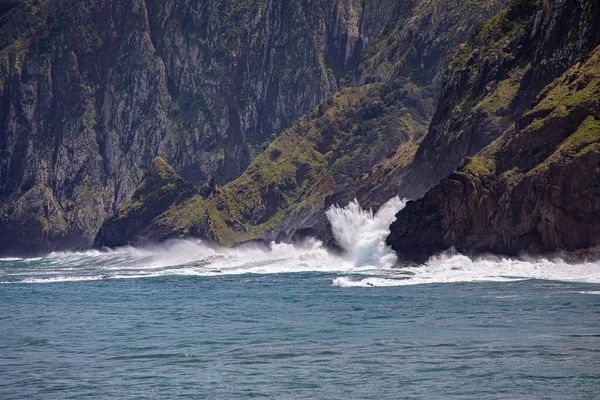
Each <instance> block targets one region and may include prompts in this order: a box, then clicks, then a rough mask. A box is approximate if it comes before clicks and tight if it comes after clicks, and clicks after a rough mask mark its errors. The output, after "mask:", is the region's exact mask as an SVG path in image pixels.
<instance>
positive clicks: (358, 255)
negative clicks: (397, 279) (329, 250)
mask: <svg viewBox="0 0 600 400" xmlns="http://www.w3.org/2000/svg"><path fill="white" fill-rule="evenodd" d="M405 205H406V200H403V199H400V198H399V197H394V198H392V199H390V200H389V201H388V202H387V203H385V204H384V205H383V206H382V207H381V208H380V209H379V210H378V211H377V212H376V213H373V210H363V209H362V208H361V207H360V204H359V203H358V201H357V200H354V201H352V202H351V203H350V204H348V205H347V206H346V207H336V206H331V207H330V208H329V210H327V212H326V215H327V218H328V219H329V222H330V223H331V227H332V231H333V236H334V237H335V239H336V240H337V242H338V243H339V245H340V246H341V247H342V248H343V249H344V250H345V251H346V254H347V255H348V257H349V258H350V259H351V260H352V262H353V263H354V265H355V266H356V267H362V266H372V267H384V268H385V267H390V266H392V265H394V263H395V262H396V255H395V253H394V252H393V251H392V250H391V249H390V248H389V247H388V246H387V245H386V244H385V238H386V237H387V236H388V235H389V234H390V229H389V227H390V224H391V223H392V222H394V220H395V219H396V213H398V211H400V210H401V209H403V208H404V206H405Z"/></svg>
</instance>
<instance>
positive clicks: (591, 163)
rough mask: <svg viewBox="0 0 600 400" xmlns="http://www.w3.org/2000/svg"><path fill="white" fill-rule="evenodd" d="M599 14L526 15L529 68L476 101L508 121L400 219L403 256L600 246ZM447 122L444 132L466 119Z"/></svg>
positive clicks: (394, 238)
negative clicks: (504, 113)
mask: <svg viewBox="0 0 600 400" xmlns="http://www.w3.org/2000/svg"><path fill="white" fill-rule="evenodd" d="M598 13H599V10H598V8H597V4H596V3H595V2H594V1H582V2H575V1H558V0H556V1H550V2H546V3H545V4H544V6H543V7H542V8H541V9H540V11H537V12H535V13H533V14H532V16H531V17H530V22H528V23H527V24H528V25H527V26H529V28H527V29H529V31H530V32H531V34H530V35H532V36H531V37H532V40H534V42H533V43H532V44H531V47H532V48H535V51H533V53H532V54H533V57H532V58H531V59H530V58H528V57H527V56H526V55H524V56H523V57H525V60H527V61H528V62H530V65H526V72H525V73H524V74H523V77H522V78H521V79H519V80H518V81H517V84H518V90H515V91H513V92H512V93H513V94H512V95H510V96H506V97H504V96H503V98H504V100H502V101H499V97H497V96H494V95H493V94H492V95H488V96H487V97H486V96H484V97H483V100H482V101H483V102H486V101H488V102H496V101H498V102H499V103H498V105H499V106H500V107H501V108H502V109H510V110H512V114H510V115H512V117H510V116H509V120H510V119H512V120H514V121H515V122H514V124H511V125H510V126H509V127H508V128H507V129H506V131H505V132H503V133H502V134H501V135H500V136H499V137H498V138H497V139H496V140H495V141H494V142H493V143H491V144H490V145H489V146H487V147H486V148H484V149H483V150H482V151H480V152H479V153H478V154H477V156H476V157H472V158H468V159H467V161H466V162H465V163H464V165H463V166H462V167H461V168H460V169H459V170H458V171H457V172H455V173H452V174H450V176H449V177H448V178H446V179H443V180H442V181H441V182H440V183H439V184H438V185H436V186H434V187H433V188H432V189H431V190H429V191H428V192H427V193H426V194H425V195H424V196H423V198H421V199H419V200H417V201H414V202H409V203H408V204H407V206H406V208H405V209H404V210H402V211H401V212H400V213H398V215H397V220H396V222H395V223H394V224H392V227H391V234H390V236H389V237H388V244H390V245H391V246H392V247H393V248H394V250H396V252H397V253H398V254H399V255H400V256H401V257H403V258H404V259H407V260H411V261H424V260H425V259H426V258H427V257H429V256H430V255H432V254H434V253H436V252H438V251H441V250H444V249H447V248H449V247H455V248H456V249H457V250H459V251H462V252H466V253H481V252H493V253H501V254H518V253H519V252H522V251H527V252H533V253H535V252H546V251H555V250H577V249H582V248H588V247H593V246H597V245H600V217H599V216H600V202H599V201H598V198H599V197H598V195H599V194H600V168H599V165H600V123H599V120H600V48H598V47H596V46H598V44H600V33H599V32H600V31H599V30H598V24H599V23H600V15H599V14H598ZM575 20H577V21H578V22H577V23H576V24H575V23H573V21H575ZM515 64H517V65H523V63H522V62H521V60H518V59H517V60H515ZM518 68H521V67H518ZM569 68H570V69H569ZM451 76H452V73H451ZM549 77H554V78H553V79H552V81H551V82H549V83H548V84H546V85H545V87H543V88H539V86H541V84H542V83H545V82H547V81H548V79H549ZM538 88H539V89H538ZM497 90H498V89H496V90H495V91H497ZM484 93H485V91H484ZM536 93H537V97H536V98H535V99H534V100H533V104H531V103H529V101H530V99H531V98H532V96H534V95H535V94H536ZM444 103H445V102H444V100H441V101H440V107H444V105H443V104H444ZM453 114H454V113H453ZM457 118H458V117H457ZM467 118H468V119H469V120H470V121H472V120H473V119H474V118H475V116H474V114H472V113H471V114H469V115H468V117H467ZM444 121H446V120H444ZM453 121H454V122H453V123H452V124H450V123H448V124H449V125H448V126H453V124H459V125H460V124H463V125H464V123H466V121H464V120H462V119H460V118H458V119H456V120H453ZM447 133H448V134H449V135H450V136H449V138H448V139H447V140H448V141H449V142H452V140H453V139H452V138H453V136H452V130H451V129H449V130H448V131H447ZM439 138H440V139H439V140H445V139H444V136H443V135H442V134H440V135H439ZM450 146H451V145H450ZM450 148H452V147H450Z"/></svg>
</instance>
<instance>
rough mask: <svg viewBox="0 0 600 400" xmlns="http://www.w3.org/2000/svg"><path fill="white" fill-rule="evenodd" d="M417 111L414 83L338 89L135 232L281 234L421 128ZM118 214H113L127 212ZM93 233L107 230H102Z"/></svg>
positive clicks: (222, 238) (237, 237) (217, 236)
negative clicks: (232, 168)
mask: <svg viewBox="0 0 600 400" xmlns="http://www.w3.org/2000/svg"><path fill="white" fill-rule="evenodd" d="M425 115H426V112H425V110H423V109H422V107H421V104H420V103H419V98H418V92H417V89H416V88H413V91H411V90H408V89H407V88H405V87H401V88H397V89H396V90H394V89H393V88H392V87H390V86H388V85H383V84H370V85H365V86H361V87H358V88H347V89H342V90H340V91H338V92H336V93H335V94H334V95H332V96H331V97H329V98H328V99H327V100H326V101H325V102H324V103H323V104H321V105H319V106H318V107H316V108H315V109H313V110H312V111H311V112H310V113H309V114H307V115H306V116H304V117H303V118H301V119H299V120H298V121H296V122H295V123H294V124H292V126H291V127H290V128H288V129H287V130H286V131H285V132H284V133H283V134H282V135H281V136H280V137H278V138H277V139H276V140H275V141H274V142H273V143H272V144H271V145H270V146H269V148H268V149H267V150H266V151H265V152H264V153H262V154H261V155H260V156H258V157H257V159H256V160H255V161H254V162H253V163H252V165H251V166H250V167H249V168H248V169H247V170H246V171H245V172H244V173H243V174H242V176H240V177H239V178H238V179H236V180H234V181H232V182H230V183H228V184H227V185H225V186H223V187H221V188H220V189H219V190H218V193H216V194H215V195H214V196H210V197H208V198H207V197H206V196H202V195H200V194H197V195H195V196H193V197H191V198H189V199H187V200H186V201H184V202H181V203H179V204H175V205H173V206H172V207H170V208H169V210H167V211H166V212H165V213H164V214H162V215H161V216H160V217H159V218H157V219H156V220H155V221H154V222H153V224H151V226H150V227H148V228H147V229H146V230H145V231H144V232H141V234H140V238H145V240H148V239H153V240H162V239H165V238H168V237H171V236H173V235H174V234H175V236H185V235H188V234H193V235H196V236H201V237H205V238H208V239H211V240H217V241H219V242H220V243H221V244H225V245H231V244H234V243H238V242H242V241H246V240H252V239H262V238H270V239H275V237H276V236H277V235H279V236H281V235H286V234H287V233H286V229H285V227H286V226H288V225H289V226H290V227H298V226H301V225H302V218H307V217H310V216H312V215H314V214H316V213H322V212H323V211H324V210H323V208H324V204H325V199H326V197H327V196H328V195H329V194H331V193H332V192H333V191H334V190H335V188H337V187H340V186H342V185H345V184H348V183H350V182H352V181H354V180H355V179H357V178H358V177H360V176H361V174H362V173H364V171H367V170H368V169H369V168H371V167H372V166H373V165H374V163H375V162H376V161H377V160H380V159H382V158H384V157H386V155H387V154H388V153H389V152H390V149H394V148H395V147H397V146H398V145H399V144H400V143H406V142H408V141H410V140H411V138H412V137H414V136H415V135H417V134H418V130H419V129H420V130H422V131H423V130H424V126H425V124H426V120H425V119H424V116H425ZM134 199H135V196H134ZM134 201H135V200H132V201H131V202H129V203H128V204H127V205H126V208H124V209H122V210H126V209H128V208H130V207H132V205H133V203H134ZM120 214H122V215H118V216H116V217H115V218H117V219H127V220H128V219H129V216H128V215H125V213H124V212H123V211H122V212H120ZM291 218H293V219H294V222H293V224H292V221H291ZM290 224H291V225H290ZM105 226H106V224H105ZM103 229H104V228H103ZM294 230H295V228H293V229H291V234H293V233H294ZM99 236H102V237H107V238H108V237H111V235H110V234H108V232H106V231H104V230H102V231H101V232H100V234H99ZM134 241H135V240H134Z"/></svg>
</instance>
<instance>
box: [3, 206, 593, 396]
mask: <svg viewBox="0 0 600 400" xmlns="http://www.w3.org/2000/svg"><path fill="white" fill-rule="evenodd" d="M403 204H404V202H403V201H401V200H399V199H393V200H391V201H390V202H389V203H388V204H387V205H386V206H384V207H382V209H381V210H379V212H377V213H372V212H370V211H365V210H362V209H361V208H360V206H359V205H358V204H357V203H351V204H350V205H349V206H348V207H345V208H333V209H331V210H329V212H328V217H329V219H330V221H331V222H332V226H333V229H334V234H335V235H336V238H337V239H338V242H340V244H341V245H342V247H344V248H345V249H346V252H345V254H343V255H339V254H332V253H330V252H328V251H327V250H326V249H324V248H323V247H322V246H321V245H320V243H319V242H318V241H316V240H308V241H307V242H306V243H303V244H298V245H295V246H293V245H287V244H273V245H272V247H271V249H269V250H267V249H264V248H258V247H249V246H246V247H240V248H236V249H221V248H217V247H211V246H208V245H206V244H204V243H202V242H201V241H192V240H175V241H170V242H167V243H163V244H160V245H155V246H149V247H146V248H131V247H126V248H121V249H114V250H109V249H106V250H102V251H99V250H89V251H83V252H65V253H53V254H49V255H47V256H45V257H40V258H31V259H21V258H8V259H0V398H2V399H21V398H36V399H66V398H68V399H75V398H76V399H90V398H91V399H94V398H97V399H135V398H140V399H148V398H152V399H159V398H160V399H162V398H193V399H249V398H272V399H404V398H407V399H474V398H475V399H595V398H598V393H600V263H597V262H588V263H580V264H575V263H567V262H565V261H562V260H560V259H555V260H546V259H535V258H529V259H526V258H521V259H509V258H502V257H494V256H483V257H479V258H475V259H471V258H468V257H465V256H462V255H459V254H454V253H452V252H448V253H445V254H442V255H440V256H438V257H435V258H432V259H431V260H429V262H428V263H426V264H425V265H424V266H419V267H416V266H413V267H404V268H398V267H397V266H395V262H396V260H395V255H394V254H393V252H391V250H390V249H388V248H387V247H386V246H385V244H384V238H385V236H386V235H387V227H388V226H389V223H390V222H391V220H392V219H393V217H394V214H395V212H396V211H397V210H398V209H399V208H401V207H402V206H403Z"/></svg>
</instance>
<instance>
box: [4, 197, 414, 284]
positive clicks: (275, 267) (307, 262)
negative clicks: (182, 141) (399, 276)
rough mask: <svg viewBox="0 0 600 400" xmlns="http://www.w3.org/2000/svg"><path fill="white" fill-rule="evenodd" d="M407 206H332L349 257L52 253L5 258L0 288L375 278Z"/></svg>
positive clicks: (306, 252)
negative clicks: (250, 277) (188, 279)
mask: <svg viewBox="0 0 600 400" xmlns="http://www.w3.org/2000/svg"><path fill="white" fill-rule="evenodd" d="M404 204H405V202H404V201H401V200H400V199H398V198H393V199H391V200H390V201H388V202H387V203H386V204H385V205H383V206H382V207H381V209H380V210H379V211H378V212H377V213H373V212H372V211H371V210H369V211H365V210H363V209H362V208H361V207H360V205H359V204H358V202H357V201H353V202H352V203H350V204H349V205H348V206H346V207H331V208H330V209H329V210H328V211H327V217H328V218H329V219H330V222H331V224H332V226H333V231H334V235H335V237H336V239H337V240H338V241H339V242H340V244H341V247H342V248H343V249H344V250H345V252H344V254H341V255H340V254H334V253H332V252H329V251H328V250H327V249H326V248H325V247H324V246H323V244H322V243H321V242H320V241H319V240H317V239H312V238H309V239H307V240H305V241H303V242H302V243H297V244H286V243H271V244H270V246H268V248H267V247H266V246H258V245H255V244H248V245H242V246H240V247H237V248H221V247H218V246H211V245H208V244H206V243H204V242H202V241H201V240H191V239H186V240H184V239H177V240H169V241H166V242H164V243H162V244H157V245H153V246H149V247H140V248H136V247H131V246H127V247H121V248H116V249H104V250H87V251H78V252H55V253H51V254H49V255H48V256H45V257H39V258H29V259H20V258H7V259H0V282H1V283H11V282H29V283H39V282H65V281H85V280H100V279H113V278H114V279H117V278H147V277H156V276H169V275H192V276H194V275H197V276H210V275H217V274H219V275H221V274H247V273H254V274H275V273H292V272H332V273H337V272H346V273H378V271H380V270H382V269H389V268H391V267H392V266H393V265H394V263H395V262H396V256H395V254H394V253H393V251H392V250H391V249H389V248H387V247H386V246H385V237H386V236H387V235H388V234H389V225H390V224H391V223H392V221H393V220H394V218H395V214H396V213H397V212H398V211H399V210H400V209H401V208H402V207H404Z"/></svg>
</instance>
